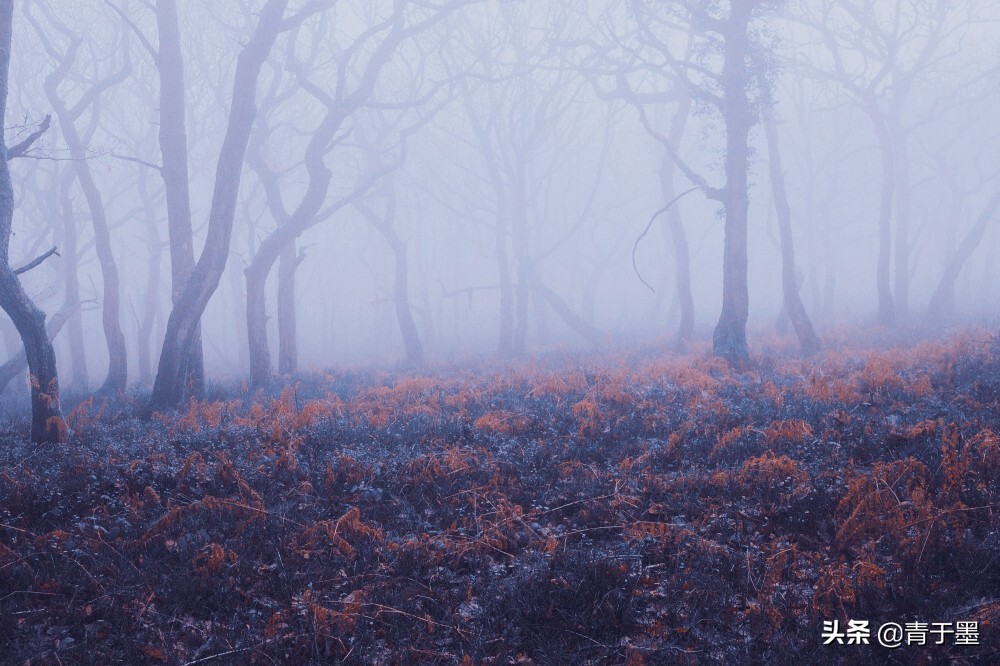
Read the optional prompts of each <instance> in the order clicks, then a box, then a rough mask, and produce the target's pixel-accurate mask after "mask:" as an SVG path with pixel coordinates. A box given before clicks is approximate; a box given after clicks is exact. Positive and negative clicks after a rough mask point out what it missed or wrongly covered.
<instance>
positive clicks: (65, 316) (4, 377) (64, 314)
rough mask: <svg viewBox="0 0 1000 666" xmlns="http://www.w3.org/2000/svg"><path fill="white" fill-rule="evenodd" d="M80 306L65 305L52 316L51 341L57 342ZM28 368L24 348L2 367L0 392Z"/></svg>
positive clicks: (48, 331)
mask: <svg viewBox="0 0 1000 666" xmlns="http://www.w3.org/2000/svg"><path fill="white" fill-rule="evenodd" d="M78 309H79V306H78V305H77V306H73V305H72V304H70V303H63V305H62V307H61V308H59V310H58V311H57V312H56V313H55V314H54V315H52V317H51V318H50V319H49V321H48V323H47V324H46V326H45V332H46V334H47V335H48V337H49V340H55V339H56V336H57V335H59V331H61V330H62V328H63V326H64V325H65V324H66V322H67V321H69V320H71V319H73V318H74V317H75V315H76V314H77V310H78ZM27 367H28V356H27V354H25V353H24V348H23V347H22V348H21V350H20V351H19V352H18V353H17V354H15V355H14V356H13V357H12V358H10V359H8V360H7V362H6V363H4V364H3V365H0V392H2V391H3V390H4V389H6V388H7V385H8V384H10V383H11V382H12V381H14V378H15V377H17V376H18V375H20V374H21V373H23V372H24V371H25V370H26V369H27Z"/></svg>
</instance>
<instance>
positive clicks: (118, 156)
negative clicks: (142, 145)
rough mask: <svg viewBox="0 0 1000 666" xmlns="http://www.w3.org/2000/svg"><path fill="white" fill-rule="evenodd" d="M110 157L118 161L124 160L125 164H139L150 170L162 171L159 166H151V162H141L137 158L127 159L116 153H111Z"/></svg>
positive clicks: (126, 156) (125, 156) (127, 157)
mask: <svg viewBox="0 0 1000 666" xmlns="http://www.w3.org/2000/svg"><path fill="white" fill-rule="evenodd" d="M111 155H112V156H113V157H117V158H118V159H120V160H125V161H126V162H135V163H136V164H141V165H142V166H145V167H149V168H150V169H154V170H156V171H163V167H161V166H160V165H159V164H153V163H152V162H147V161H146V160H141V159H139V158H138V157H129V156H128V155H119V154H118V153H111Z"/></svg>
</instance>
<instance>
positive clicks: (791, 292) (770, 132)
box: [763, 107, 820, 356]
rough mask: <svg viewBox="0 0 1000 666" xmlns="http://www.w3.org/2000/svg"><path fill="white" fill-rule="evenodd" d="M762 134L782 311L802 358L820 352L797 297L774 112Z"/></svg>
mask: <svg viewBox="0 0 1000 666" xmlns="http://www.w3.org/2000/svg"><path fill="white" fill-rule="evenodd" d="M763 121H764V134H765V135H766V138H767V155H768V166H769V167H770V175H771V191H772V192H773V193H774V209H775V212H776V213H777V216H778V231H779V235H780V237H781V286H782V291H783V293H784V311H785V313H786V314H787V316H788V318H789V320H791V322H792V327H793V328H794V329H795V335H796V336H797V337H798V339H799V348H800V349H801V350H802V353H803V354H805V355H807V356H808V355H810V354H814V353H816V352H817V351H819V347H820V343H819V338H817V337H816V332H815V331H814V330H813V326H812V322H811V321H809V315H808V314H807V313H806V308H805V306H804V305H803V304H802V298H801V297H800V296H799V285H798V279H797V276H796V271H795V246H794V243H793V239H792V213H791V207H790V206H789V205H788V194H787V193H786V192H785V174H784V171H783V169H782V167H781V149H780V148H779V143H778V129H777V128H776V127H775V124H774V116H773V109H772V108H771V107H766V108H765V109H764V110H763Z"/></svg>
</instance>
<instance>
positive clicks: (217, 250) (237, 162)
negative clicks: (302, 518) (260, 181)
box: [152, 0, 329, 406]
mask: <svg viewBox="0 0 1000 666" xmlns="http://www.w3.org/2000/svg"><path fill="white" fill-rule="evenodd" d="M328 4H329V3H313V4H309V5H307V6H306V8H304V9H302V10H301V11H299V12H298V13H294V14H292V15H291V16H289V17H286V16H285V10H286V8H287V6H288V0H268V1H267V2H266V3H265V5H264V7H263V8H262V9H261V11H260V15H259V18H258V21H257V25H256V28H255V29H254V32H253V35H252V36H251V37H250V40H249V41H248V42H247V43H246V45H245V46H244V47H243V49H242V50H241V51H240V54H239V56H238V58H237V61H236V72H235V74H234V77H233V93H232V102H231V107H230V110H229V119H228V123H227V126H226V134H225V138H224V139H223V142H222V148H221V150H220V152H219V161H218V164H217V166H216V174H215V189H214V192H213V194H212V203H211V207H210V211H209V219H208V231H207V236H206V239H205V246H204V248H203V250H202V253H201V255H200V257H199V258H198V263H197V264H195V267H194V269H193V270H192V272H191V275H190V276H189V277H188V279H187V281H186V282H185V285H184V290H183V291H182V292H181V295H180V297H178V298H177V300H176V303H175V304H174V307H173V309H172V310H171V312H170V317H169V319H168V320H167V330H166V334H165V337H164V341H163V349H162V350H161V352H160V362H159V366H158V369H157V372H156V380H155V381H154V383H153V394H152V403H153V404H154V405H158V406H172V405H176V404H177V403H179V402H180V401H181V400H183V398H184V396H185V394H186V392H187V390H188V386H187V379H188V377H189V372H188V364H189V361H190V359H191V350H192V345H193V344H194V342H195V338H196V336H197V333H198V325H199V323H200V320H201V315H202V313H204V311H205V306H207V305H208V300H209V299H210V298H211V297H212V294H213V293H215V290H216V288H217V287H218V285H219V280H220V279H221V277H222V273H223V271H224V270H225V267H226V260H227V258H228V256H229V241H230V238H231V237H232V231H233V218H234V215H235V208H236V196H237V193H238V191H239V187H240V178H241V174H242V168H243V158H244V156H245V154H246V148H247V142H248V140H249V138H250V132H251V130H252V128H253V121H254V116H255V114H256V97H257V78H258V75H259V74H260V69H261V67H262V66H263V64H264V61H265V60H266V59H267V56H268V54H269V53H270V51H271V47H272V46H273V45H274V42H275V40H276V39H277V37H278V35H279V34H280V33H281V32H283V31H285V30H289V29H291V28H293V27H295V26H297V25H300V24H301V23H302V21H304V20H305V19H306V18H307V17H308V16H310V15H312V14H313V13H315V12H317V11H321V10H322V9H325V7H326V6H327V5H328Z"/></svg>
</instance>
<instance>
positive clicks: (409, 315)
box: [361, 177, 424, 366]
mask: <svg viewBox="0 0 1000 666" xmlns="http://www.w3.org/2000/svg"><path fill="white" fill-rule="evenodd" d="M385 194H386V206H385V215H384V217H379V215H378V214H377V213H375V212H374V211H372V210H370V209H368V208H367V207H361V209H362V212H363V213H364V214H365V217H367V218H368V220H369V221H370V222H371V223H372V226H374V227H375V228H376V229H378V231H379V233H381V234H382V237H383V238H385V241H386V244H387V245H388V246H389V249H390V250H391V251H392V257H393V264H394V266H393V289H392V301H393V306H394V307H395V310H396V321H397V322H398V324H399V332H400V333H401V334H402V336H403V347H404V349H405V350H406V362H407V364H408V365H411V366H414V365H420V364H421V363H423V361H424V348H423V345H422V344H421V343H420V333H419V332H418V331H417V324H416V322H415V321H414V320H413V310H412V308H411V307H410V285H409V262H408V260H407V256H406V243H404V242H403V239H402V238H400V237H399V233H398V232H397V231H396V191H395V188H394V185H393V180H392V178H391V177H386V179H385Z"/></svg>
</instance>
